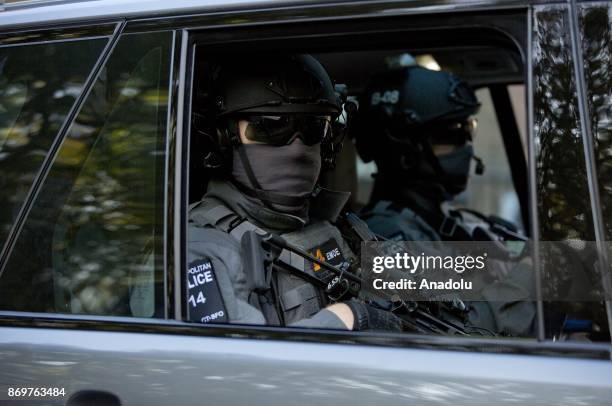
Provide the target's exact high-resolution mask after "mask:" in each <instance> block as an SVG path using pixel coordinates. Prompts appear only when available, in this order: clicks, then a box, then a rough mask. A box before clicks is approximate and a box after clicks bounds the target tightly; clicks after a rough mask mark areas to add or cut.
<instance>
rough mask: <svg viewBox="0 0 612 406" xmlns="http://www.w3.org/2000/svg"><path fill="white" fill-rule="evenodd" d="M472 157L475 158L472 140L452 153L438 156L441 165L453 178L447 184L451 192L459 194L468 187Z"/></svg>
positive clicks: (446, 186)
mask: <svg viewBox="0 0 612 406" xmlns="http://www.w3.org/2000/svg"><path fill="white" fill-rule="evenodd" d="M472 159H474V147H473V146H472V143H471V142H468V143H466V144H465V145H463V146H461V147H459V148H457V149H456V150H454V151H453V152H451V153H448V154H444V155H439V156H438V162H439V163H440V167H441V168H442V170H443V171H444V173H446V174H447V175H449V176H451V177H452V180H453V181H452V182H448V183H447V184H446V185H445V188H446V189H447V191H448V192H449V193H450V194H452V195H457V194H459V193H461V192H463V191H464V190H465V188H466V187H467V183H468V179H469V176H470V164H471V162H472Z"/></svg>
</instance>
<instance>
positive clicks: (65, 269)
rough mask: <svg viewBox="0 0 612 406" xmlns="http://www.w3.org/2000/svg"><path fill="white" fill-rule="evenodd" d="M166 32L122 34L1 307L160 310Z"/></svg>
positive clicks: (47, 191)
mask: <svg viewBox="0 0 612 406" xmlns="http://www.w3.org/2000/svg"><path fill="white" fill-rule="evenodd" d="M170 35H171V34H170V33H167V32H162V33H154V34H138V35H137V34H130V35H125V36H124V37H122V38H121V39H120V40H119V42H118V44H117V46H116V48H115V49H114V51H113V54H112V55H111V57H110V59H109V61H108V63H107V64H106V66H105V67H104V68H103V70H102V71H101V73H100V76H99V78H98V79H97V81H96V83H95V85H94V87H93V88H92V90H91V92H90V94H89V95H88V98H87V100H86V102H85V104H84V106H83V108H82V110H81V111H80V113H79V115H78V117H77V119H76V120H75V122H74V123H73V125H72V126H71V128H70V130H69V133H68V136H67V138H66V139H65V140H64V142H63V144H62V145H61V148H60V150H59V152H58V155H57V157H56V159H55V161H54V164H53V167H52V168H51V171H50V173H49V175H48V177H47V179H46V182H45V184H44V185H43V188H42V190H41V192H40V194H39V198H38V200H37V201H36V202H35V204H34V206H33V208H32V211H31V212H30V215H29V217H28V218H27V220H26V224H25V226H24V229H23V231H22V232H21V235H20V237H19V240H18V241H17V243H16V246H15V248H14V249H13V252H12V256H11V258H10V260H9V263H8V264H7V267H6V269H5V272H4V275H2V278H0V292H1V293H2V295H1V296H0V307H2V308H8V309H12V310H30V311H49V312H65V313H84V314H104V315H133V316H141V317H151V316H154V315H155V312H156V311H158V312H161V311H162V301H161V300H156V299H157V297H156V295H157V296H158V297H161V295H162V293H163V292H162V288H161V286H162V284H163V277H162V274H161V271H162V266H161V265H162V250H161V248H160V247H161V246H162V240H161V238H162V231H163V221H162V214H163V207H164V205H163V202H164V194H163V191H164V182H163V176H164V159H165V131H166V118H167V117H166V114H167V99H168V95H167V92H168V80H169V63H170V60H169V59H170V52H169V47H170V38H171V36H170ZM156 305H159V306H158V307H156Z"/></svg>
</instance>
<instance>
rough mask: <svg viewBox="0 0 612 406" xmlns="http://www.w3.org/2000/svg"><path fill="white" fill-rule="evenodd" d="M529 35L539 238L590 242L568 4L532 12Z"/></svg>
mask: <svg viewBox="0 0 612 406" xmlns="http://www.w3.org/2000/svg"><path fill="white" fill-rule="evenodd" d="M533 35H534V38H533V41H534V43H533V85H534V89H533V92H534V94H533V104H534V135H535V144H536V170H537V197H538V217H539V223H540V224H539V227H540V230H539V232H540V239H541V240H543V241H560V240H564V239H580V240H587V241H593V240H594V235H593V218H592V213H591V206H590V201H589V199H588V196H589V189H588V183H587V173H586V166H585V162H584V147H583V143H582V135H581V133H580V121H579V120H580V119H579V113H578V103H577V98H576V86H575V79H574V71H573V62H572V61H573V59H572V49H571V40H570V20H569V15H568V11H567V8H565V7H550V6H549V7H546V8H545V9H543V10H539V11H536V13H535V16H534V32H533Z"/></svg>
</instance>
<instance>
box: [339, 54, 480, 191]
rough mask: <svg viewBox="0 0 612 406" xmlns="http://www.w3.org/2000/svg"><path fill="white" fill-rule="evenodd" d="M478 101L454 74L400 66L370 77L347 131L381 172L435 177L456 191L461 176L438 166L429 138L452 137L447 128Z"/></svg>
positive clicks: (472, 110) (462, 119) (408, 178)
mask: <svg viewBox="0 0 612 406" xmlns="http://www.w3.org/2000/svg"><path fill="white" fill-rule="evenodd" d="M479 107H480V104H479V103H478V99H477V98H476V95H475V93H474V91H473V90H472V89H471V88H470V87H469V86H468V85H467V84H466V83H465V82H463V81H462V80H460V79H459V78H458V77H456V76H455V75H453V74H451V73H448V72H440V71H433V70H429V69H425V68H422V67H420V66H410V67H404V68H402V69H398V70H394V71H391V72H387V73H385V74H383V75H380V76H376V77H374V78H373V80H372V81H371V82H370V84H369V86H368V87H367V89H366V92H365V94H364V97H363V99H362V100H361V110H360V112H359V114H357V117H356V118H355V120H356V122H355V125H354V126H353V131H351V134H352V135H353V136H354V138H355V141H356V146H357V150H358V152H359V154H360V156H361V157H362V159H363V160H364V161H365V162H370V161H372V160H375V161H376V162H377V164H378V167H379V172H381V171H385V170H390V171H393V172H394V173H395V175H396V176H400V175H401V177H402V179H405V181H406V182H410V181H411V180H417V181H423V180H426V181H431V182H436V183H439V184H441V185H443V186H445V187H446V189H447V190H449V191H451V190H452V191H453V192H452V194H454V193H455V190H456V189H457V188H456V183H464V182H465V179H461V180H459V179H453V176H452V175H450V174H447V173H445V172H444V171H443V170H442V168H441V166H440V163H439V161H438V159H437V157H436V156H435V155H434V153H433V150H432V148H431V144H432V140H433V139H434V137H437V136H443V137H444V138H445V139H449V138H450V137H452V136H453V135H454V134H455V133H453V132H451V131H449V128H450V127H452V125H453V124H455V123H463V122H465V121H466V119H467V118H468V117H469V116H471V115H473V114H475V113H476V112H477V111H478V109H479ZM456 135H457V138H458V139H461V140H460V141H462V142H464V141H465V139H466V137H469V135H468V134H466V133H461V132H460V131H457V132H456ZM449 136H450V137H449ZM458 143H459V142H458ZM452 183H455V185H452Z"/></svg>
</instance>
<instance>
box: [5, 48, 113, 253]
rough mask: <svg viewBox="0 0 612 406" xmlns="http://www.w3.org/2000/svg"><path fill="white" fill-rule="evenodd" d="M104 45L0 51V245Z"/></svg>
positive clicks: (6, 49)
mask: <svg viewBox="0 0 612 406" xmlns="http://www.w3.org/2000/svg"><path fill="white" fill-rule="evenodd" d="M106 41H107V40H106V39H87V40H78V41H69V42H51V43H46V44H40V43H38V44H33V45H27V44H26V45H18V46H8V47H3V48H0V189H1V190H2V193H1V194H0V247H1V246H2V245H3V244H4V242H5V239H6V237H7V235H8V233H9V231H10V229H11V226H12V225H13V221H14V220H15V218H16V216H17V213H18V212H19V209H20V208H21V205H22V204H23V202H24V200H25V198H26V196H27V192H28V191H29V189H30V186H31V184H32V181H33V180H34V177H35V176H36V174H37V172H38V170H39V169H40V166H41V164H42V162H43V160H44V158H45V155H46V154H47V151H48V150H49V147H50V146H51V144H52V142H53V140H54V138H55V137H56V135H57V133H58V130H59V129H60V127H61V126H62V124H63V122H64V120H65V119H66V115H67V114H68V112H69V111H70V108H71V107H72V105H73V104H74V102H75V100H76V98H77V97H78V96H79V94H80V93H81V90H82V88H83V84H84V83H85V79H86V78H87V76H88V74H89V72H90V71H91V69H92V67H93V65H94V63H95V62H96V60H97V59H98V56H99V55H100V52H101V51H102V48H103V47H104V45H105V44H106Z"/></svg>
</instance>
